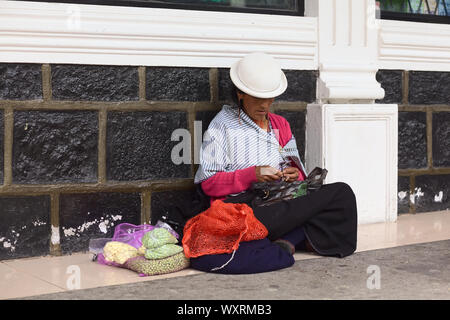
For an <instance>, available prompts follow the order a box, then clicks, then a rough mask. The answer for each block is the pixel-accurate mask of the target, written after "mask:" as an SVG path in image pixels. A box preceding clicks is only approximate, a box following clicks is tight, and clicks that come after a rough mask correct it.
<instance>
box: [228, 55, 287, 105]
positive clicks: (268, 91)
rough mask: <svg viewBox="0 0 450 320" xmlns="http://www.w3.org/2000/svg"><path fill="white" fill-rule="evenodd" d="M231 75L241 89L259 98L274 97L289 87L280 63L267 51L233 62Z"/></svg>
mask: <svg viewBox="0 0 450 320" xmlns="http://www.w3.org/2000/svg"><path fill="white" fill-rule="evenodd" d="M230 77H231V81H233V83H234V85H235V86H236V87H238V88H239V89H240V90H241V91H243V92H245V93H247V94H249V95H251V96H253V97H257V98H274V97H276V96H279V95H280V94H282V93H283V92H284V91H285V90H286V88H287V79H286V76H285V75H284V72H283V71H282V70H281V67H280V64H279V63H278V62H277V61H276V60H275V59H274V58H272V57H271V56H269V55H267V54H265V53H259V52H258V53H251V54H248V55H246V56H245V57H244V58H242V59H241V60H239V61H236V62H235V63H233V65H232V66H231V68H230Z"/></svg>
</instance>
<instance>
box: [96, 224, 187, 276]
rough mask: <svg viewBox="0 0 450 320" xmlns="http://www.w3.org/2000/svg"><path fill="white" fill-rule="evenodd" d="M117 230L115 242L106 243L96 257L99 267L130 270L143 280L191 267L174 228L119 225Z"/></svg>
mask: <svg viewBox="0 0 450 320" xmlns="http://www.w3.org/2000/svg"><path fill="white" fill-rule="evenodd" d="M130 226H132V227H135V228H132V227H130ZM166 226H167V225H166ZM116 229H117V230H116V232H115V233H114V237H113V238H112V239H111V241H106V243H105V244H104V246H103V248H102V250H100V251H101V252H100V253H98V254H97V255H96V258H97V261H98V263H100V264H105V265H110V266H115V267H121V268H127V269H130V270H133V271H135V272H137V273H138V274H139V275H140V276H150V275H158V274H166V273H171V272H176V271H179V270H182V269H185V268H187V267H189V264H190V263H189V262H190V261H189V259H188V258H187V257H186V256H185V254H184V251H183V247H182V246H180V245H178V244H177V243H178V239H177V237H176V236H178V235H177V234H176V233H175V232H174V231H173V230H172V229H170V227H168V228H167V227H158V225H157V226H156V227H155V226H149V225H143V226H133V225H129V224H126V226H122V225H118V226H117V227H116ZM123 230H126V232H125V233H124V232H123ZM97 240H99V239H97ZM92 243H95V240H94V241H93V242H92ZM97 243H100V242H98V241H97ZM92 246H93V245H92ZM91 251H93V252H96V251H95V250H91Z"/></svg>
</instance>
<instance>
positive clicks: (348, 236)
mask: <svg viewBox="0 0 450 320" xmlns="http://www.w3.org/2000/svg"><path fill="white" fill-rule="evenodd" d="M254 197H255V194H254V193H252V192H251V191H247V192H245V193H243V194H240V195H238V196H235V197H228V198H227V199H225V200H224V202H232V203H246V204H248V205H249V206H250V207H252V209H253V213H254V215H255V217H256V218H257V219H258V220H259V221H260V222H261V223H262V224H263V225H264V226H265V227H266V228H267V230H268V231H269V235H268V238H269V239H270V240H276V239H278V238H280V237H281V236H283V235H284V234H286V233H288V232H290V231H292V230H293V229H295V228H297V227H299V226H303V228H304V231H305V234H306V237H307V239H308V241H309V242H310V243H311V246H312V247H313V248H314V250H315V251H316V252H317V253H318V254H320V255H324V256H338V257H341V258H342V257H345V256H348V255H350V254H352V253H353V252H354V251H355V250H356V242H357V225H358V218H357V208H356V198H355V194H354V193H353V190H352V189H351V187H350V186H349V185H347V184H346V183H343V182H336V183H331V184H324V185H323V186H322V187H321V188H320V189H319V190H317V191H314V192H311V193H309V194H307V195H304V196H301V197H298V198H295V199H291V200H282V201H279V202H275V203H273V204H271V205H269V206H262V207H256V206H254V205H253V204H252V202H253V199H254Z"/></svg>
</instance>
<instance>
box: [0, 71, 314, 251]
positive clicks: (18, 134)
mask: <svg viewBox="0 0 450 320" xmlns="http://www.w3.org/2000/svg"><path fill="white" fill-rule="evenodd" d="M285 72H286V76H287V78H288V81H289V87H288V90H287V91H286V92H285V93H284V94H283V95H282V96H280V97H279V98H278V99H277V100H276V102H275V103H274V106H273V110H272V111H273V112H275V113H277V114H280V115H282V116H283V117H285V118H286V119H287V120H288V121H289V123H290V125H291V128H292V131H293V134H294V135H295V137H296V139H297V144H298V147H299V151H300V154H301V157H302V159H303V160H304V148H305V141H304V140H305V132H304V131H305V114H306V104H307V103H309V102H313V101H314V100H315V96H316V78H317V72H316V71H308V70H300V71H295V70H286V71H285ZM0 79H1V81H0V260H1V259H10V258H17V257H26V256H36V255H45V254H52V255H59V254H71V253H74V252H80V251H87V250H88V247H89V240H90V239H92V238H111V237H112V236H113V232H114V228H115V227H116V226H117V225H118V224H120V223H131V224H135V225H137V224H140V223H142V222H143V221H144V222H147V223H152V224H155V223H156V222H157V221H158V220H160V219H162V216H163V215H164V214H165V213H167V211H168V210H171V208H173V207H174V206H180V207H182V206H183V205H184V204H185V203H186V202H188V201H189V200H190V199H191V198H192V196H193V192H194V185H193V175H194V174H195V170H196V169H197V164H195V163H194V161H193V160H194V159H195V158H194V153H193V151H192V152H189V154H188V155H187V156H188V159H190V163H187V164H180V165H176V164H174V163H173V162H172V158H171V156H172V150H173V148H174V146H176V145H178V144H179V143H180V142H181V141H180V140H177V141H172V133H173V132H174V130H176V129H181V131H182V132H184V133H188V135H190V136H188V139H189V142H190V140H191V138H193V135H194V125H195V121H201V124H202V132H201V134H202V135H203V133H204V131H205V130H206V129H207V128H208V125H209V123H210V122H211V120H212V119H213V118H214V116H215V115H216V114H217V113H218V112H219V111H220V109H221V108H222V106H223V104H225V103H228V104H230V103H232V99H231V91H230V90H231V80H230V78H229V69H221V68H182V67H144V66H105V65H76V64H47V65H41V64H13V63H0ZM11 111H12V112H11ZM5 112H8V114H11V115H12V117H10V118H8V120H7V119H5V117H4V115H5ZM7 121H8V122H7ZM5 129H6V131H7V134H8V137H10V138H8V139H5ZM11 140H12V141H11ZM173 140H176V139H173ZM5 144H8V145H5ZM191 147H193V146H191ZM5 155H7V156H5ZM181 155H182V154H180V156H181ZM4 159H11V161H7V163H6V166H7V170H6V171H5V170H4V167H5V161H4ZM5 172H7V174H5ZM5 176H7V177H8V179H5ZM51 226H53V227H54V228H51ZM55 230H59V243H58V242H56V243H52V242H51V241H50V240H51V239H57V238H58V234H57V233H56V231H55ZM52 232H54V233H53V234H52ZM52 235H53V236H54V238H51V236H52Z"/></svg>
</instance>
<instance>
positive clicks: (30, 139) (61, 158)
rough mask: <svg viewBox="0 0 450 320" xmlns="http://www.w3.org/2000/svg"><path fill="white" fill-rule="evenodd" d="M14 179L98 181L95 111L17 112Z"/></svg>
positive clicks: (32, 180) (26, 181)
mask: <svg viewBox="0 0 450 320" xmlns="http://www.w3.org/2000/svg"><path fill="white" fill-rule="evenodd" d="M13 139H14V143H13V182H15V183H24V184H28V183H33V184H36V183H42V184H45V183H65V182H72V183H73V182H96V181H97V163H98V159H97V150H98V146H97V143H98V115H97V112H95V111H16V112H15V113H14V138H13Z"/></svg>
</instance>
